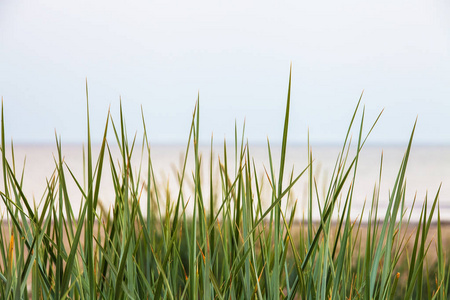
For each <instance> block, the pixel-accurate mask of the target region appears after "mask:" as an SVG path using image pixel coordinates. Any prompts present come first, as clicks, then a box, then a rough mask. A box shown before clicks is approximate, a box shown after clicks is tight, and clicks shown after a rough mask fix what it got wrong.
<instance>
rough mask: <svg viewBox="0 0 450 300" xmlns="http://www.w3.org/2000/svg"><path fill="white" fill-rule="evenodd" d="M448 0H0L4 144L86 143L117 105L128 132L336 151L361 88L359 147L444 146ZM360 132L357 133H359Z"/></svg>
mask: <svg viewBox="0 0 450 300" xmlns="http://www.w3.org/2000/svg"><path fill="white" fill-rule="evenodd" d="M449 15H450V4H449V2H448V1H444V0H436V1H433V0H431V1H384V0H382V1H360V0H358V1H327V0H325V1H214V0H213V1H211V0H208V1H195V0H194V1H126V2H125V1H103V0H100V1H53V0H49V1H41V0H37V1H13V0H1V1H0V96H2V97H3V103H4V110H5V112H4V114H5V127H6V137H7V139H8V140H9V139H10V138H12V139H13V140H14V141H15V143H53V142H54V137H55V130H56V132H57V134H58V135H60V136H61V137H62V142H63V143H83V142H84V141H86V80H87V83H88V95H89V106H90V116H91V127H92V137H93V139H94V142H99V141H100V140H101V137H102V130H103V127H104V124H105V121H106V116H107V112H108V108H110V109H111V114H112V116H113V118H114V119H115V120H117V118H118V114H119V105H120V101H121V102H122V105H123V110H124V114H125V119H126V124H127V129H128V131H129V132H130V133H131V134H134V133H135V132H137V133H138V134H141V133H142V119H141V108H142V110H143V115H144V118H145V121H146V126H147V129H148V134H149V137H150V141H151V142H153V143H159V144H183V143H185V142H186V141H187V137H188V131H189V126H190V122H191V117H192V112H193V109H194V105H195V102H196V100H197V97H198V96H199V99H200V123H201V125H200V126H201V127H200V130H201V133H200V139H201V141H202V142H203V143H208V141H209V140H210V137H211V134H212V133H213V134H214V139H215V141H222V140H223V139H224V138H226V139H227V140H231V141H232V140H233V138H234V128H235V123H236V124H237V126H238V127H239V128H242V126H243V123H244V121H245V128H246V129H245V132H246V136H247V137H248V139H249V141H250V142H251V143H264V142H265V141H266V139H267V137H269V139H270V140H271V141H272V142H273V143H277V142H280V141H281V137H282V128H283V120H284V111H285V104H286V98H287V90H288V79H289V69H290V64H291V63H292V94H291V101H292V103H291V116H290V129H289V130H290V131H289V142H290V143H293V144H302V143H306V141H307V135H308V130H309V134H310V139H311V141H312V142H313V143H317V144H339V143H341V142H342V141H343V139H344V137H345V133H346V130H347V127H348V124H349V122H350V119H351V117H352V114H353V110H354V108H355V106H356V104H357V102H358V99H359V97H360V95H361V93H362V92H363V91H364V95H363V98H362V105H364V106H365V124H366V128H369V127H370V124H371V122H373V121H374V120H375V119H376V117H377V116H378V114H379V113H380V111H381V110H383V109H384V111H383V114H382V116H381V118H380V120H379V122H378V124H377V126H376V127H375V129H374V131H373V133H372V135H371V137H370V138H369V142H370V143H373V144H406V143H407V141H408V138H409V135H410V132H411V130H412V127H413V125H414V121H415V120H416V117H418V123H417V129H416V133H415V142H416V143H418V144H433V145H435V144H446V145H450V18H448V16H449ZM366 131H367V129H366Z"/></svg>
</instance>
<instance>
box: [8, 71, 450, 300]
mask: <svg viewBox="0 0 450 300" xmlns="http://www.w3.org/2000/svg"><path fill="white" fill-rule="evenodd" d="M290 89H291V79H290V77H289V86H288V96H287V102H286V114H285V123H284V130H283V139H282V143H281V153H280V160H279V161H280V164H279V165H277V166H274V165H273V163H272V157H273V156H272V151H271V147H270V144H269V142H268V143H267V150H268V153H269V162H268V165H267V169H266V178H265V180H266V182H267V183H268V184H270V187H271V193H270V194H269V195H266V194H263V193H262V192H261V190H262V189H261V186H262V182H261V179H260V178H261V177H258V176H257V173H256V166H255V163H254V161H253V160H252V157H251V151H250V148H249V145H248V144H247V143H245V142H244V140H245V139H244V135H242V138H240V137H238V133H237V130H236V134H235V138H234V150H235V156H234V157H235V159H234V160H233V161H230V160H229V158H228V155H227V146H226V144H225V143H224V148H223V154H222V155H221V158H220V160H219V162H218V167H217V168H218V170H219V171H218V177H217V178H216V177H214V172H212V168H213V156H212V144H213V143H212V141H211V155H210V156H209V157H206V158H205V157H203V156H202V155H201V153H200V152H199V143H198V141H199V129H200V125H199V123H200V119H199V109H200V104H199V101H197V103H196V106H195V109H194V112H193V118H192V123H191V125H190V131H189V136H188V142H187V145H186V152H185V159H184V164H183V167H182V168H181V169H180V170H179V173H178V180H179V181H178V185H177V186H178V187H179V189H178V193H177V194H176V195H175V197H174V196H173V195H172V196H170V199H167V197H169V196H168V193H166V191H165V188H164V187H161V186H158V184H156V182H157V177H156V175H155V173H154V172H153V167H152V159H151V152H150V151H151V147H150V143H149V141H148V139H147V129H146V127H145V122H144V118H143V117H142V119H143V128H144V134H143V137H142V145H143V146H142V147H143V150H144V151H146V152H148V157H149V159H148V161H143V162H142V163H141V165H139V166H132V165H131V157H132V156H133V155H134V153H135V152H136V149H135V148H136V147H138V146H136V145H137V143H136V138H134V139H133V140H131V141H130V140H128V137H127V135H126V130H125V120H124V118H123V115H122V111H120V118H119V122H117V123H116V122H114V121H113V120H112V118H111V117H110V115H109V113H108V116H107V118H106V122H105V129H104V135H103V139H102V144H101V148H100V152H99V155H98V157H93V151H92V146H91V135H90V129H89V126H90V125H89V107H88V108H87V114H88V121H87V132H88V133H87V149H86V157H85V161H84V164H85V168H84V169H85V174H84V176H85V178H76V177H75V176H74V174H73V173H72V171H71V169H70V166H68V165H66V163H65V162H64V156H63V153H62V150H61V140H60V139H59V138H58V137H57V138H56V145H57V153H56V155H55V172H54V174H53V176H52V177H51V178H50V179H49V180H48V181H47V189H46V192H45V194H44V195H43V201H42V202H41V204H40V206H39V208H38V207H36V205H35V203H34V202H33V201H32V200H30V199H28V198H27V196H26V195H25V194H24V193H23V172H24V170H20V171H17V170H16V168H15V161H14V149H13V146H12V145H11V152H12V156H11V157H10V158H7V155H6V147H7V146H6V142H5V126H4V117H3V108H2V123H1V131H2V132H1V138H2V141H1V149H2V172H3V180H4V182H3V190H2V191H1V198H2V200H3V203H4V205H5V207H6V209H7V213H6V216H3V220H2V221H3V222H4V224H6V225H5V226H6V227H7V229H6V231H5V232H4V231H2V232H1V236H0V257H1V262H2V263H1V264H0V298H1V299H24V298H25V299H28V298H31V299H63V298H64V299H94V298H96V299H411V298H415V299H424V298H428V299H448V298H449V297H450V293H449V278H450V269H449V262H448V258H447V256H446V255H447V254H446V253H445V245H443V242H442V229H441V223H440V215H439V200H438V199H439V191H438V192H437V193H436V195H435V197H433V198H432V200H431V201H427V199H425V201H424V202H423V206H422V209H421V215H420V219H419V221H418V223H417V224H414V225H412V224H410V220H411V214H410V212H411V209H407V208H406V207H405V188H406V184H405V180H406V178H405V171H406V168H407V164H408V158H409V154H410V151H411V145H412V139H413V135H414V128H415V125H414V128H413V130H412V133H411V136H410V139H409V142H408V144H407V145H406V150H405V154H404V158H403V161H402V163H401V165H400V167H399V171H398V176H397V179H396V181H395V182H394V183H393V186H392V189H391V193H390V195H380V193H379V186H380V185H379V184H377V185H376V186H377V188H375V190H374V192H373V198H372V199H371V202H370V203H368V205H367V210H368V211H369V212H368V214H367V217H365V218H364V219H363V217H362V216H363V214H361V217H360V218H359V219H357V220H355V219H351V217H350V208H351V206H352V200H353V196H352V195H353V187H354V184H355V181H356V174H357V172H356V170H357V167H358V160H359V154H360V151H362V149H363V146H364V144H365V142H366V140H367V137H368V135H369V134H370V132H371V130H372V128H373V126H374V125H375V123H376V121H377V120H378V118H377V120H376V121H375V122H374V123H373V124H372V125H371V127H369V130H368V132H369V133H368V134H366V135H363V128H364V126H363V125H364V109H361V108H360V102H361V99H359V101H358V105H357V107H356V109H355V111H354V114H353V116H352V118H351V120H350V124H349V127H348V132H347V134H346V136H345V139H344V142H343V145H342V150H341V152H340V154H339V156H338V159H337V161H336V165H335V168H334V171H333V175H332V176H331V178H330V180H329V186H328V187H327V193H326V198H325V199H320V200H319V196H318V194H319V193H318V190H317V185H316V182H315V180H314V177H313V175H312V174H313V168H314V163H313V154H312V151H311V148H310V146H309V143H308V149H309V150H308V151H309V156H308V157H309V163H308V165H307V166H304V169H302V171H301V172H299V173H298V174H294V173H293V172H291V173H288V172H286V171H285V161H286V149H287V137H288V124H289V115H290ZM86 94H87V87H86ZM361 110H362V113H361V114H360V115H361V120H360V121H359V123H358V122H357V119H356V118H357V116H358V114H357V113H358V112H361ZM353 127H357V128H356V129H357V130H358V132H359V135H358V136H357V143H356V145H352V144H351V137H350V135H351V134H350V133H351V131H352V128H353ZM111 130H112V131H113V134H114V137H115V140H113V141H112V142H111V141H108V140H107V132H108V131H111ZM110 143H112V144H114V143H115V144H116V145H117V146H118V148H119V149H120V161H117V160H115V159H113V157H112V154H111V150H110ZM112 144H111V145H112ZM355 147H356V148H355ZM351 148H352V149H356V151H355V153H356V154H355V155H354V156H352V157H350V155H349V153H350V149H351ZM190 152H193V159H194V160H195V164H194V165H195V168H194V170H192V172H191V170H187V168H186V165H187V160H188V157H190V156H189V153H190ZM191 154H192V153H191ZM106 160H108V161H109V166H110V167H109V170H107V169H105V168H104V165H105V162H106ZM203 164H209V167H210V170H211V172H210V175H209V176H207V175H204V174H203V173H202V168H201V166H202V165H203ZM136 167H137V169H136ZM381 169H382V158H381V161H380V179H379V180H380V181H381ZM133 170H138V171H137V172H135V171H133ZM276 170H277V171H278V172H276ZM144 171H145V172H144ZM105 174H108V176H112V178H113V184H114V192H115V202H114V207H113V209H112V211H105V210H103V209H102V208H101V206H100V203H99V191H100V186H101V183H102V178H104V176H106V175H105ZM142 174H147V176H145V178H143V177H144V176H143V175H142ZM302 176H306V177H307V178H308V183H309V187H308V196H307V197H308V199H307V203H308V210H307V215H306V216H305V218H304V219H303V220H302V221H301V223H300V224H299V225H298V224H297V225H295V226H294V223H295V221H294V215H295V211H296V202H295V203H294V204H293V205H292V207H287V206H284V205H282V202H283V203H284V201H285V200H286V199H287V198H288V197H289V194H290V191H291V188H292V187H293V186H294V185H295V184H296V182H297V181H298V180H299V178H300V177H302ZM286 178H289V180H286ZM69 181H74V182H76V184H77V186H78V187H79V190H80V192H81V194H82V198H83V199H82V205H81V209H80V210H79V211H74V210H73V209H72V205H71V202H72V201H73V198H71V197H72V195H69V194H68V192H67V183H68V182H69ZM83 182H86V183H87V184H86V185H84V184H83ZM204 182H207V183H209V188H207V189H205V188H204V185H203V184H202V183H204ZM215 182H219V185H218V186H217V185H216V184H215ZM286 182H288V183H287V184H286ZM191 183H192V184H193V186H194V192H193V194H192V195H186V194H185V193H184V192H183V186H184V185H186V184H191ZM349 183H350V184H349ZM217 188H218V189H219V190H215V189H217ZM380 197H389V205H388V207H387V210H386V213H385V215H379V214H378V205H377V203H378V200H379V198H380ZM339 199H344V200H343V202H342V203H340V205H341V209H339V210H338V209H337V205H338V201H339ZM77 200H78V199H77ZM163 203H165V205H164V204H163ZM263 203H269V204H270V205H263ZM316 204H317V205H318V206H319V208H320V221H319V222H313V219H312V209H313V205H316ZM188 206H189V207H191V208H192V214H187V213H186V209H187V207H188ZM436 215H437V224H436V226H437V236H436V237H435V238H434V239H433V241H432V242H430V241H429V239H427V238H428V233H429V230H430V226H431V223H432V221H433V218H436ZM362 224H363V225H362ZM411 226H413V235H409V234H407V232H408V231H407V230H406V229H407V228H408V227H411ZM363 234H364V236H365V237H366V238H365V239H364V243H361V240H362V239H361V238H360V237H361V236H362V235H363ZM408 244H410V245H412V250H410V249H409V248H408V247H407V245H408ZM434 245H436V247H434ZM431 252H435V253H433V254H432V255H433V256H435V257H437V259H436V262H435V263H434V264H433V265H429V264H428V260H427V258H428V256H430V253H431Z"/></svg>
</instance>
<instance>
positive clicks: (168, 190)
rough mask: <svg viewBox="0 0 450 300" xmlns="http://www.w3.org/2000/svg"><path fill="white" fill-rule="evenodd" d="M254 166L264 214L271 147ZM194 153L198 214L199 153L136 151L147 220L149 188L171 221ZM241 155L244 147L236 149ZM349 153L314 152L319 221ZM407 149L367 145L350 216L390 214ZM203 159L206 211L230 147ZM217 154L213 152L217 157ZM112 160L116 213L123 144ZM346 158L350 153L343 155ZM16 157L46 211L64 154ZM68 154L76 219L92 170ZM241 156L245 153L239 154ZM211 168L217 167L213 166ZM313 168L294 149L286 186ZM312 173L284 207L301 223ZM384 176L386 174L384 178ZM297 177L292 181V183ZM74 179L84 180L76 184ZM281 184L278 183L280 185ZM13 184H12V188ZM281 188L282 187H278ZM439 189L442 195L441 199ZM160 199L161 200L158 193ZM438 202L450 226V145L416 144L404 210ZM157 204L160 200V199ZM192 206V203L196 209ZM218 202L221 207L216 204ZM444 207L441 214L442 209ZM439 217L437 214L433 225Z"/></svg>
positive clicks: (231, 168)
mask: <svg viewBox="0 0 450 300" xmlns="http://www.w3.org/2000/svg"><path fill="white" fill-rule="evenodd" d="M248 148H249V153H250V155H249V157H250V161H251V162H250V164H249V163H248V162H247V157H245V158H244V164H245V163H247V165H250V166H251V169H252V173H251V174H252V175H251V176H252V177H256V178H257V179H258V183H259V188H261V197H262V199H263V208H267V207H268V206H269V205H270V202H271V199H272V198H271V192H272V188H271V182H272V178H271V175H270V174H271V172H272V171H271V164H270V160H269V154H268V148H267V146H264V145H253V146H252V145H250V146H249V147H248ZM99 150H100V147H99V145H95V146H93V161H94V166H95V164H96V162H97V158H98V153H99ZM187 150H188V157H187V163H186V170H185V180H184V182H183V188H182V191H183V195H184V198H185V200H186V202H188V206H187V209H186V211H187V214H190V213H192V208H193V206H192V203H193V201H192V195H193V189H194V188H193V186H194V185H193V176H194V175H193V174H194V172H195V170H194V161H195V158H194V155H193V148H192V147H190V148H186V146H178V145H151V146H150V152H148V149H147V147H142V146H141V145H135V146H134V148H133V153H132V159H131V170H132V172H133V176H134V178H135V184H136V187H137V190H138V192H139V197H142V198H143V200H141V201H140V205H141V206H142V207H143V211H144V214H145V212H146V211H147V210H146V208H145V206H146V203H147V202H146V200H145V199H146V195H147V189H148V188H149V187H150V190H152V188H153V187H154V186H156V187H158V198H157V199H158V200H157V201H156V200H155V201H154V202H155V207H157V208H158V207H159V210H161V214H162V215H164V214H165V212H166V207H171V206H173V204H174V203H175V201H176V198H177V195H178V192H179V186H180V185H179V178H180V174H181V173H182V167H183V162H184V157H185V153H186V151H187ZM237 150H238V151H240V146H239V147H237ZM342 150H343V149H342V147H339V146H324V145H319V146H312V147H311V154H312V158H313V163H312V174H313V178H314V182H313V185H312V186H313V195H314V196H313V199H314V201H313V205H312V212H313V218H314V219H316V220H317V219H318V218H320V214H321V211H322V210H323V206H324V204H325V203H324V202H325V199H326V195H327V192H328V189H329V187H330V179H331V178H332V175H333V170H334V169H335V167H336V161H337V159H338V157H339V156H340V154H341V153H342ZM235 151H236V147H234V146H227V148H226V161H227V165H228V166H227V167H228V173H229V175H230V177H232V176H233V175H234V174H235V173H236V170H237V169H239V164H238V163H237V164H236V161H237V160H236V159H235ZM405 151H406V147H405V146H392V145H387V146H386V145H383V146H381V145H378V146H377V145H368V146H364V148H363V149H362V151H361V153H360V157H359V161H358V165H357V169H356V177H355V178H356V179H355V182H354V184H353V197H352V199H353V200H352V203H351V218H352V219H355V220H359V219H360V218H361V219H362V221H363V222H365V221H367V219H368V217H369V211H370V209H371V207H372V203H373V202H374V198H375V199H377V205H378V214H377V217H378V218H379V219H383V218H384V216H385V212H386V208H387V207H388V205H389V201H390V200H389V199H390V195H391V193H392V191H393V187H394V184H395V181H396V178H397V175H398V172H399V168H400V166H401V164H402V159H403V156H404V154H405ZM199 152H200V156H201V166H202V167H201V170H200V172H201V176H202V178H203V180H202V194H203V195H204V197H205V202H206V206H207V207H206V209H209V205H208V203H209V195H210V194H211V191H210V188H211V184H210V180H209V178H210V172H211V171H212V174H213V184H212V187H213V195H214V197H216V203H215V206H216V208H215V209H217V207H219V206H220V202H221V201H222V200H221V199H222V190H221V177H220V167H219V165H220V164H222V165H223V164H224V163H225V153H224V152H225V151H224V148H223V146H214V147H213V148H212V150H211V147H209V146H205V145H203V146H200V149H199ZM211 152H212V153H211ZM110 153H111V156H110V155H109V154H108V153H107V156H106V158H107V159H105V164H104V166H103V172H102V180H101V184H100V192H99V201H100V202H101V204H102V207H104V209H105V210H106V211H108V210H110V209H111V208H112V207H113V205H114V201H115V199H116V194H115V189H114V183H113V180H112V175H111V164H110V161H111V162H112V163H113V165H114V166H115V168H116V170H120V169H122V168H123V161H122V159H121V156H120V149H119V148H118V147H117V146H113V147H111V148H110ZM149 153H150V158H151V165H152V169H153V174H154V178H155V181H154V182H153V180H151V182H150V185H149V184H148V180H147V178H148V176H147V175H148V166H149V155H148V154H149ZM280 153H281V148H280V147H277V146H272V147H271V156H272V166H273V173H274V174H275V177H276V178H278V175H279V165H280V163H279V162H280ZM344 153H345V151H344ZM12 154H13V153H12V151H11V149H10V148H7V151H6V157H7V160H8V162H9V164H10V166H11V167H12V168H13V169H14V170H15V173H16V177H17V178H18V179H19V180H20V181H21V182H22V191H23V194H24V195H25V197H26V198H27V200H28V202H29V203H33V204H34V206H35V207H36V208H37V210H38V211H40V210H42V207H43V201H44V199H45V197H44V196H45V195H46V189H47V185H48V184H49V183H51V182H52V180H53V179H54V178H56V177H55V166H56V162H57V161H58V152H57V148H56V146H55V145H15V146H14V159H13V158H12ZM62 155H63V160H64V164H65V171H64V175H65V178H66V182H67V188H68V193H69V197H70V202H71V205H72V208H73V211H74V213H75V215H77V214H78V212H79V209H80V206H81V204H82V202H83V201H84V199H83V196H82V193H81V192H80V187H81V188H82V189H84V190H87V184H86V176H85V174H86V172H87V166H86V161H87V154H86V149H85V147H84V146H83V145H73V144H69V145H62ZM354 156H355V149H353V148H350V150H349V153H348V159H347V163H346V165H344V166H343V167H344V168H348V166H349V165H350V162H351V160H352V159H353V157H354ZM238 157H239V152H238ZM211 162H212V168H211ZM307 167H308V148H307V146H305V145H303V146H301V145H300V146H290V147H288V148H287V151H286V163H285V167H284V177H283V178H284V180H283V188H286V187H287V186H288V185H289V183H290V179H291V178H295V177H296V176H297V175H299V174H300V173H302V172H303V171H305V168H307ZM308 174H309V170H306V171H305V173H304V174H303V175H302V176H301V177H300V179H299V180H298V182H297V183H296V184H295V185H294V186H293V188H292V191H291V193H290V194H289V197H286V200H284V201H283V202H282V208H283V209H284V210H285V211H291V209H292V207H294V206H295V207H296V210H295V216H294V217H295V218H296V219H297V220H302V219H306V218H307V215H308V196H309V187H310V184H309V181H308ZM349 175H350V178H349V180H348V182H347V184H346V185H345V186H344V188H343V190H342V194H341V197H340V198H339V200H338V202H337V204H336V209H335V215H336V216H337V215H338V214H342V211H343V201H344V200H345V197H346V196H347V192H348V190H349V188H350V184H349V182H350V179H351V178H352V177H353V171H351V172H350V173H349ZM380 175H381V176H380ZM291 176H292V177H291ZM0 178H1V181H0V190H1V191H2V192H3V191H4V180H3V174H1V175H0ZM74 178H75V179H76V180H77V181H75V180H74ZM276 180H278V179H276ZM8 184H11V182H9V183H8ZM276 186H277V185H276ZM438 191H439V193H438ZM252 192H253V198H254V199H256V197H257V193H256V186H255V185H253V190H252ZM374 194H375V195H378V197H374ZM154 196H155V195H154ZM436 197H438V204H439V213H440V218H441V221H442V222H450V146H425V145H419V146H413V147H412V149H411V153H410V158H409V162H408V165H407V171H406V192H405V198H404V206H403V207H402V209H403V213H404V216H405V217H404V218H409V216H410V213H411V220H412V221H413V222H414V221H418V219H419V217H420V212H421V209H422V206H423V205H424V203H425V200H427V201H426V202H427V204H428V210H427V211H428V212H429V210H430V208H431V204H432V202H433V200H434V199H435V198H436ZM2 198H3V200H2V201H1V202H0V214H1V218H2V219H3V221H5V220H6V219H7V218H8V217H7V213H6V209H5V203H4V201H8V200H6V199H5V197H2ZM154 199H156V197H154ZM189 202H190V203H189ZM217 202H219V203H217ZM436 209H437V208H436ZM436 218H437V212H436V213H435V216H434V220H436Z"/></svg>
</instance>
